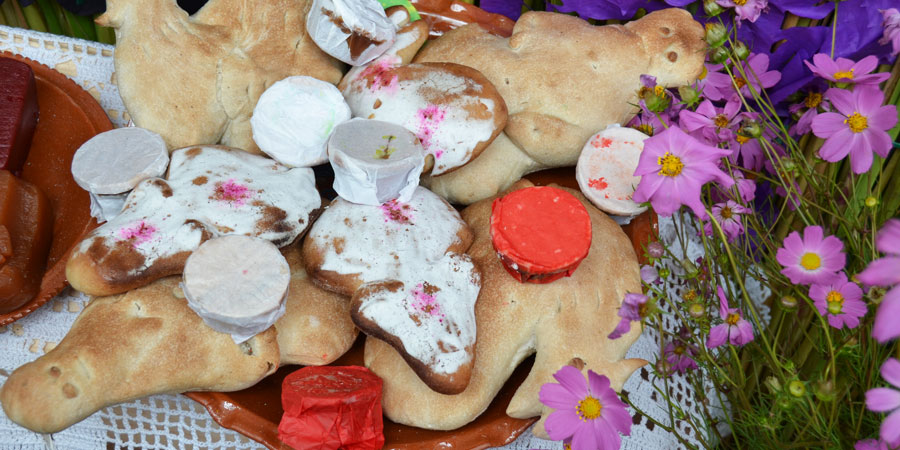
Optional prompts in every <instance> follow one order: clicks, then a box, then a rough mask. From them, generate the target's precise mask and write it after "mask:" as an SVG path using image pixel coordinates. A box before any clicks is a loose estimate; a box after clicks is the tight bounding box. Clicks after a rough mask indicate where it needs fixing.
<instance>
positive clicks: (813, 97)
mask: <svg viewBox="0 0 900 450" xmlns="http://www.w3.org/2000/svg"><path fill="white" fill-rule="evenodd" d="M821 103H822V94H820V93H818V92H810V93H809V95H807V96H806V107H807V108H818V107H819V104H821Z"/></svg>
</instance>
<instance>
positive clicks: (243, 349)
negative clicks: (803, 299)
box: [239, 341, 253, 356]
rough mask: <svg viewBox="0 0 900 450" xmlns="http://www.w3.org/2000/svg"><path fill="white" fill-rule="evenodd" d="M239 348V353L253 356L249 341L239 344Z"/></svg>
mask: <svg viewBox="0 0 900 450" xmlns="http://www.w3.org/2000/svg"><path fill="white" fill-rule="evenodd" d="M239 347H240V348H241V352H243V353H244V354H245V355H247V356H253V347H252V346H251V345H250V341H244V342H241V345H240V346H239Z"/></svg>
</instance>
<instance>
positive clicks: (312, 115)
mask: <svg viewBox="0 0 900 450" xmlns="http://www.w3.org/2000/svg"><path fill="white" fill-rule="evenodd" d="M347 120H350V107H349V106H347V103H346V102H345V101H344V96H343V95H341V92H340V91H339V90H338V89H337V88H336V87H334V85H332V84H330V83H327V82H324V81H321V80H318V79H315V78H312V77H307V76H293V77H288V78H285V79H283V80H281V81H278V82H277V83H275V84H273V85H272V86H270V87H269V88H268V89H266V91H265V92H263V94H262V95H261V96H260V97H259V101H258V102H257V103H256V107H255V108H254V109H253V116H252V117H251V118H250V126H251V127H252V129H253V140H254V141H255V142H256V145H258V146H259V148H260V149H261V150H262V151H263V152H265V153H266V154H267V155H269V156H271V157H272V159H274V160H276V161H278V162H280V163H282V164H284V165H286V166H289V167H311V166H315V165H318V164H322V163H324V162H326V161H328V156H327V155H326V153H325V143H326V142H327V141H328V137H329V136H331V132H332V131H333V130H334V127H335V126H337V125H338V124H340V123H342V122H344V121H347Z"/></svg>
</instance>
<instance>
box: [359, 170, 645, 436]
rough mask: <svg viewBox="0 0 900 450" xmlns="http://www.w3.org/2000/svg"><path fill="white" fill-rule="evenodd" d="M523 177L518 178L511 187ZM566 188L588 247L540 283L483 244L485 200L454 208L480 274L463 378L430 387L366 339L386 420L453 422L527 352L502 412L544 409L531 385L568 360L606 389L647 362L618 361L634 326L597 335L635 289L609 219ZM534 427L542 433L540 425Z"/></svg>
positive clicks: (626, 252)
mask: <svg viewBox="0 0 900 450" xmlns="http://www.w3.org/2000/svg"><path fill="white" fill-rule="evenodd" d="M530 185H531V183H529V182H527V181H523V182H521V183H517V184H515V185H514V186H513V189H517V188H523V187H527V186H530ZM572 192H573V194H574V195H575V196H576V197H577V198H578V199H579V200H580V201H581V202H582V203H583V204H584V206H585V208H587V210H588V212H589V214H590V217H591V223H592V227H593V228H592V233H593V239H592V242H591V248H590V252H589V253H588V256H587V258H585V259H584V260H583V261H582V262H581V265H579V267H578V269H577V270H576V271H575V272H574V273H573V274H572V276H571V277H566V278H562V279H559V280H556V281H554V282H552V283H549V284H532V283H520V282H518V281H516V280H515V279H514V278H513V277H512V276H510V275H509V273H507V271H506V269H505V268H504V267H503V264H502V263H501V262H500V259H499V258H498V257H497V254H496V252H495V251H494V248H493V246H492V244H491V237H490V231H489V226H490V225H489V222H490V216H491V201H490V200H483V201H480V202H478V203H475V204H474V205H471V206H469V207H468V208H466V209H465V210H464V211H463V212H462V216H463V219H465V221H466V223H468V224H469V226H471V227H472V230H473V231H474V233H475V240H474V242H473V243H472V246H471V247H470V248H469V252H468V253H469V255H471V257H472V260H473V261H474V262H475V264H476V265H477V266H478V267H479V268H480V269H481V273H482V288H481V293H480V295H479V297H478V302H477V303H476V305H475V317H476V325H477V327H478V341H477V343H476V346H475V354H476V355H477V357H476V358H475V367H474V368H473V369H472V378H471V380H470V381H469V385H468V387H467V388H466V390H464V391H463V392H461V393H459V394H457V395H443V394H439V393H437V392H434V391H433V390H431V389H430V388H429V387H428V386H426V385H425V384H424V383H422V381H421V380H419V379H418V377H417V376H416V374H415V372H414V371H413V370H412V369H410V367H409V366H408V365H407V363H406V361H404V360H403V358H402V357H401V356H400V355H399V354H398V353H397V351H396V350H394V349H393V348H391V347H390V346H389V345H387V344H385V343H384V342H382V341H380V340H378V339H373V338H368V339H367V340H366V349H365V365H366V366H367V367H368V368H369V369H371V370H372V371H373V372H375V374H377V375H378V376H380V377H382V378H383V379H384V393H383V400H382V404H383V408H384V412H385V414H386V416H387V417H388V418H390V419H391V420H392V421H394V422H397V423H402V424H405V425H412V426H416V427H420V428H428V429H438V430H452V429H456V428H459V427H461V426H463V425H465V424H467V423H469V422H471V421H472V420H474V419H475V418H476V417H478V415H479V414H481V412H482V411H484V410H485V408H487V407H488V405H489V404H490V403H491V401H493V399H494V396H495V395H496V394H497V392H498V391H499V390H500V388H501V387H502V386H503V384H504V383H506V380H507V379H508V378H509V376H510V374H512V372H513V370H514V369H515V368H516V366H518V364H519V363H520V362H521V361H522V360H524V359H525V358H526V357H528V356H529V355H531V354H533V353H537V355H536V359H535V362H534V366H533V367H532V369H531V372H530V373H529V375H528V377H527V378H526V379H525V381H524V382H523V383H522V384H521V386H519V389H518V390H517V391H516V393H515V395H514V396H513V398H512V400H511V401H510V403H509V407H508V408H507V411H506V413H507V414H509V415H510V416H511V417H516V418H529V417H536V416H540V415H542V414H547V413H549V411H542V408H541V407H542V405H541V403H540V401H539V400H538V391H539V390H540V387H541V385H542V384H543V383H548V382H552V381H553V374H554V373H555V372H556V371H557V370H559V368H560V367H562V366H563V365H566V364H569V363H570V362H572V361H573V360H580V362H581V363H583V365H584V368H585V370H587V369H591V370H594V371H595V372H597V373H600V374H603V375H606V376H608V377H609V379H610V380H611V382H612V386H613V388H614V389H621V387H622V385H623V384H624V383H625V380H626V379H627V378H628V376H629V375H631V373H632V372H633V371H634V370H635V369H637V368H638V367H640V366H642V365H644V364H646V361H644V360H640V359H623V358H624V356H625V352H626V351H627V350H628V348H629V347H630V346H631V344H632V343H634V341H635V340H637V338H638V336H639V335H640V327H632V329H631V331H630V332H628V333H626V334H625V335H624V336H622V337H621V338H619V339H617V340H614V341H613V340H609V339H607V337H606V336H607V335H608V334H609V333H610V332H611V331H612V330H613V329H614V328H615V326H616V324H617V323H618V321H619V317H618V316H617V315H616V311H617V310H618V308H619V306H620V304H621V302H622V299H623V297H624V296H625V293H626V292H640V289H641V281H640V275H639V268H638V262H637V257H636V256H635V253H634V250H633V248H632V245H631V242H630V241H629V239H628V237H627V236H626V235H625V233H624V232H622V229H621V228H620V227H619V226H618V225H617V224H616V223H615V222H613V221H612V219H610V218H609V217H607V216H606V215H605V214H603V213H602V212H600V211H599V210H598V209H597V208H595V207H594V206H593V205H591V204H590V202H589V201H587V200H586V199H585V198H584V197H583V196H582V195H581V194H580V193H578V192H574V191H572ZM535 432H536V434H540V433H543V428H542V427H540V426H539V427H538V428H537V429H536V430H535Z"/></svg>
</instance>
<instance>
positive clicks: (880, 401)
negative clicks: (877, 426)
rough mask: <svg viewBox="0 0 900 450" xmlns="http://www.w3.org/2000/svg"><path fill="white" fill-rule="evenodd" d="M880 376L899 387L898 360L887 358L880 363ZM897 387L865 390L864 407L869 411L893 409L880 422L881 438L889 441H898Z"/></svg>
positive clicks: (899, 403) (899, 393) (899, 405)
mask: <svg viewBox="0 0 900 450" xmlns="http://www.w3.org/2000/svg"><path fill="white" fill-rule="evenodd" d="M881 377H882V378H884V379H885V380H886V381H887V382H888V383H890V384H891V385H893V386H894V387H895V388H897V389H900V361H897V360H896V359H894V358H888V360H887V361H885V362H884V364H882V365H881ZM897 389H891V388H875V389H869V390H868V391H867V392H866V408H869V411H875V412H889V411H893V412H891V413H890V414H888V416H887V418H886V419H884V422H882V423H881V433H880V437H881V440H883V441H885V442H889V443H900V390H897Z"/></svg>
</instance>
